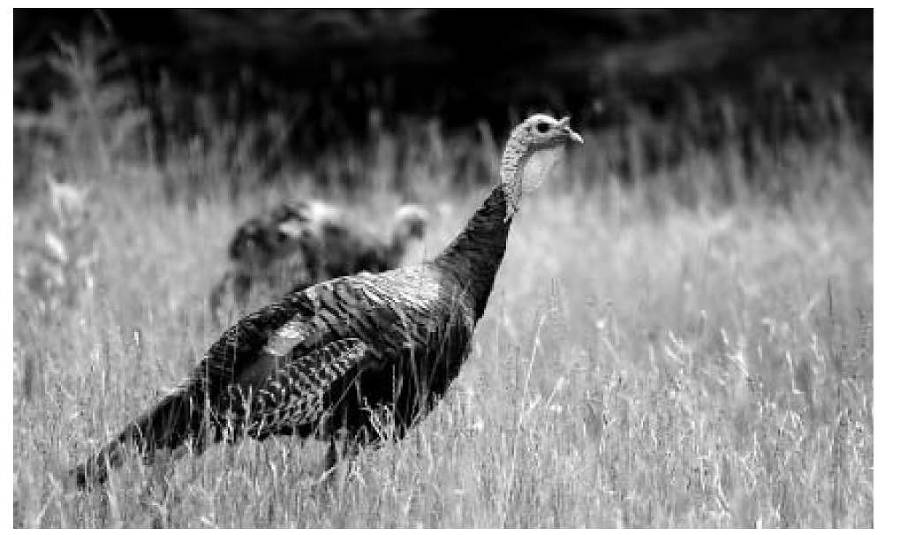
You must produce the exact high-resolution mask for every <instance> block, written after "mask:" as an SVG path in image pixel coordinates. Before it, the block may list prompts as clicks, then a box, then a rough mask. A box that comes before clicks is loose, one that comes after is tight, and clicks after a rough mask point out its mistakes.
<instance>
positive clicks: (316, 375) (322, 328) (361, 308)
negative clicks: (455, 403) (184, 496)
mask: <svg viewBox="0 0 900 535" xmlns="http://www.w3.org/2000/svg"><path fill="white" fill-rule="evenodd" d="M505 210H506V202H505V191H504V189H503V188H501V187H499V186H498V187H497V188H495V190H494V192H493V194H492V195H491V196H490V197H489V199H488V201H486V202H485V204H484V206H482V208H481V209H480V210H479V211H478V212H477V213H476V214H475V216H473V218H472V219H471V220H470V222H469V224H468V226H467V227H466V230H464V231H463V232H462V233H461V234H460V235H459V236H458V237H457V239H456V240H455V241H454V242H453V243H452V244H451V245H450V246H448V247H447V248H446V249H445V251H444V252H443V253H442V254H441V255H439V256H438V257H437V258H436V259H435V260H433V261H430V262H425V263H422V264H419V265H416V266H409V267H404V268H400V269H395V270H391V271H386V272H383V273H379V274H371V273H360V274H357V275H353V276H345V277H339V278H337V279H332V280H329V281H325V282H322V283H319V284H316V285H314V286H311V287H309V288H307V289H305V290H302V291H299V292H292V293H289V294H287V295H285V296H284V297H283V298H282V299H280V300H279V301H277V302H275V303H272V304H270V305H268V306H266V307H264V308H262V309H259V310H257V311H256V312H254V313H252V314H250V315H248V316H246V317H244V318H243V319H241V320H240V321H238V322H237V323H236V324H234V325H233V326H232V327H231V328H229V329H228V330H227V331H226V332H225V333H224V334H223V335H222V336H221V337H220V338H219V339H218V340H217V341H216V342H215V343H214V344H213V345H212V346H211V347H210V348H209V349H208V351H207V352H206V355H205V356H204V358H203V359H202V361H201V362H200V363H199V365H198V366H197V367H196V368H195V369H194V371H193V372H192V373H191V375H190V376H189V377H188V378H187V379H186V380H185V381H184V382H183V383H182V384H181V385H180V387H179V388H178V389H177V390H176V392H174V393H173V394H171V395H169V396H167V397H165V398H163V399H162V400H161V401H160V402H159V403H158V404H157V405H156V406H155V407H154V408H153V409H151V410H150V411H148V412H147V413H145V414H144V415H142V416H141V417H139V418H138V419H136V420H135V421H134V422H132V423H131V424H129V425H128V426H126V428H125V430H124V431H122V432H121V433H120V434H119V435H118V436H117V437H116V438H115V439H114V440H113V441H111V442H110V443H109V444H108V445H107V446H106V447H104V448H103V449H102V450H101V451H100V453H98V454H97V456H96V458H95V459H94V460H92V461H89V462H87V463H85V464H83V465H80V466H78V467H76V469H75V477H76V481H77V483H78V485H79V486H81V487H85V486H87V485H89V484H90V483H91V482H92V481H93V482H102V481H104V480H105V479H106V477H107V464H108V465H109V466H111V467H118V466H120V465H121V464H122V462H123V460H124V459H123V452H124V446H125V445H127V444H131V443H133V444H135V445H136V446H137V447H138V449H140V450H141V451H142V452H143V453H144V454H145V455H146V456H147V459H148V460H149V459H151V458H152V455H153V452H154V451H155V450H157V449H170V450H174V449H177V448H179V447H180V446H182V445H188V446H189V447H190V449H191V451H193V452H194V453H201V452H202V451H203V450H204V449H205V448H206V447H207V446H208V445H209V444H211V443H216V442H220V441H226V442H233V441H235V440H238V439H240V438H242V437H249V438H255V439H264V438H266V437H269V436H271V435H284V434H288V435H297V436H301V437H307V436H315V437H316V438H320V439H328V438H332V437H334V436H335V435H337V434H340V435H341V437H342V438H344V439H349V440H351V441H353V442H355V443H358V444H365V443H368V442H371V441H372V440H377V439H378V437H380V436H383V435H384V434H385V431H386V428H385V426H389V427H390V428H391V429H390V435H392V436H393V437H395V438H402V437H403V435H404V434H405V432H406V430H407V429H408V428H409V427H410V426H412V425H414V424H415V423H416V422H417V421H418V419H420V418H421V417H423V416H424V415H426V414H427V413H428V412H429V411H430V410H431V409H432V407H433V406H434V404H435V403H436V402H437V401H438V400H440V399H441V398H442V397H443V395H444V394H445V393H446V391H447V388H448V387H449V385H450V383H451V382H452V381H453V379H454V378H455V377H456V376H457V375H458V374H459V371H460V368H461V367H462V364H463V362H464V361H465V360H466V357H467V356H468V353H469V347H470V343H471V340H472V336H473V333H474V330H475V325H476V323H477V321H478V319H479V318H480V317H481V315H482V314H483V313H484V308H485V306H486V303H487V299H488V296H489V294H490V291H491V288H492V286H493V281H494V277H495V275H496V272H497V268H498V267H499V266H500V261H501V260H502V257H503V254H504V252H505V249H506V236H507V234H508V231H509V222H508V221H506V220H505V213H506V212H505Z"/></svg>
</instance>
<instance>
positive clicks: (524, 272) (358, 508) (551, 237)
mask: <svg viewBox="0 0 900 535" xmlns="http://www.w3.org/2000/svg"><path fill="white" fill-rule="evenodd" d="M445 142H446V143H447V144H448V147H447V148H446V152H452V151H453V147H452V146H450V144H451V142H450V141H445ZM601 148H602V146H601V145H600V144H599V142H598V138H597V137H596V136H589V137H588V143H587V144H586V145H585V147H584V148H583V149H581V150H582V151H581V152H580V153H579V152H574V151H573V154H572V158H571V160H570V162H569V165H568V166H567V167H566V168H565V169H563V170H562V172H561V173H560V175H561V176H560V177H558V180H557V181H556V182H555V183H551V184H547V186H546V187H545V188H544V189H543V190H541V191H539V192H537V194H536V195H535V196H534V198H532V199H529V202H527V203H526V205H525V207H524V210H523V212H522V213H521V214H520V215H519V217H518V218H517V220H516V224H515V225H514V227H513V232H512V235H511V237H510V242H509V249H508V253H507V257H506V259H505V261H504V265H503V267H502V268H501V271H500V274H499V278H498V282H497V285H496V287H495V290H494V294H493V296H492V298H491V302H490V305H489V307H488V309H487V312H486V314H485V317H484V319H483V320H482V322H481V323H480V325H479V328H478V333H477V343H476V345H475V349H474V352H473V354H472V356H471V358H470V361H469V362H468V363H467V365H466V366H465V367H464V369H463V373H462V375H461V377H459V379H458V380H457V381H456V382H455V384H454V387H453V388H452V390H451V392H450V393H449V395H448V396H447V398H446V400H445V401H444V402H443V403H442V404H441V405H440V406H439V408H438V409H437V410H436V411H435V412H434V413H433V414H432V415H430V416H429V418H428V419H427V420H426V422H425V423H424V424H423V425H422V426H420V427H419V428H417V429H416V430H415V431H414V432H412V433H411V435H410V436H409V437H408V438H407V439H405V440H403V441H402V442H398V443H388V444H386V445H385V446H384V447H382V448H380V449H375V450H369V451H366V452H364V453H363V455H362V456H361V457H360V458H359V460H358V463H356V465H355V466H354V469H353V471H352V473H351V474H350V475H348V476H347V477H346V478H340V479H339V481H338V482H336V483H333V484H320V483H318V482H317V477H318V475H319V473H320V470H321V468H322V463H323V454H324V451H323V448H322V446H321V445H319V444H316V443H314V442H307V443H301V442H300V441H299V440H291V439H287V438H281V439H272V440H268V441H266V442H263V443H254V442H250V441H245V442H243V443H241V444H239V445H237V446H234V447H215V448H212V449H211V450H210V451H209V452H208V453H207V454H205V455H204V456H202V457H199V458H185V459H182V460H180V461H178V462H177V463H175V464H174V465H173V466H174V469H173V470H166V469H163V470H162V471H159V470H154V469H152V468H148V467H144V466H142V465H141V464H140V462H139V461H137V460H136V459H134V460H131V461H129V462H128V463H127V464H126V467H125V469H124V470H123V471H122V472H119V473H118V475H117V476H115V477H114V478H113V480H112V481H111V483H110V486H109V488H108V491H107V492H95V493H93V494H81V493H77V492H67V491H65V490H63V488H62V487H61V482H60V479H59V478H60V477H61V474H62V473H63V471H64V470H65V469H66V468H68V467H69V466H70V465H71V464H72V463H74V462H75V461H76V460H77V459H80V458H82V457H83V456H84V455H86V454H88V453H89V452H90V451H91V450H92V449H93V448H95V447H96V446H97V445H98V444H100V443H101V442H102V441H104V440H105V439H106V438H107V437H108V436H109V435H110V434H111V433H112V432H113V431H115V430H116V429H117V428H118V427H120V426H121V425H123V424H124V423H125V422H126V421H127V420H128V419H129V418H131V417H134V416H135V415H136V414H137V412H138V411H140V410H142V409H144V408H146V407H147V406H149V405H150V404H151V403H152V402H153V400H155V399H157V398H158V396H159V395H161V393H162V392H163V391H164V389H165V388H168V387H171V386H172V385H174V384H175V383H176V382H177V381H178V380H179V379H180V378H181V377H182V376H183V375H184V373H185V372H186V371H187V370H188V369H190V367H191V366H192V364H193V363H195V362H196V360H197V359H198V358H199V357H200V355H201V353H202V352H203V350H204V349H205V348H206V347H207V346H208V345H209V344H210V343H211V342H212V341H213V340H214V339H215V337H216V336H217V334H218V333H219V332H221V326H219V325H215V324H214V323H213V322H212V321H211V320H210V318H209V317H208V315H207V313H206V306H205V301H204V298H205V294H206V292H207V291H208V289H209V288H210V286H211V285H212V284H213V283H214V281H215V280H216V277H218V276H219V274H220V272H221V270H222V269H223V265H222V259H223V258H224V247H225V243H226V241H227V237H228V234H229V232H230V231H231V230H232V229H233V227H234V225H235V224H236V222H237V221H239V220H240V219H241V218H242V217H245V216H246V215H248V214H250V213H251V212H252V211H253V210H254V209H255V208H257V207H258V206H260V205H262V204H264V203H265V202H266V199H271V198H272V197H274V196H277V195H278V194H277V192H275V191H274V190H272V191H261V192H259V193H258V194H257V195H256V196H253V197H251V196H246V197H242V198H241V199H239V202H238V203H237V204H232V203H228V202H225V201H219V200H216V198H215V197H211V198H209V199H206V200H203V199H201V200H200V201H199V202H198V204H197V206H196V208H195V209H192V210H191V209H187V208H183V207H181V206H182V205H175V207H173V206H171V205H167V204H165V203H164V202H162V200H160V198H159V197H155V196H152V195H148V194H147V192H146V191H145V190H146V188H147V187H148V186H146V185H145V186H141V187H138V184H147V183H152V180H153V178H154V176H153V173H154V170H152V169H150V170H147V169H143V170H138V171H134V173H136V176H137V177H138V179H137V180H120V181H106V183H107V184H108V185H107V186H106V187H104V188H103V189H102V190H100V191H98V192H97V193H96V195H95V196H94V197H93V199H92V200H91V201H90V202H91V203H92V204H91V208H90V209H91V212H92V218H93V219H92V221H93V222H92V223H91V224H92V225H95V226H96V228H97V232H98V241H97V247H98V249H99V251H98V258H97V260H96V262H95V263H94V264H92V268H91V269H92V272H91V274H90V275H91V280H92V281H93V282H92V283H91V284H88V285H86V287H85V288H76V289H73V290H72V291H76V292H77V298H76V299H74V301H73V302H72V303H71V304H70V305H59V304H57V305H53V308H50V309H45V310H43V311H41V308H40V307H41V306H50V305H47V302H45V298H46V296H43V295H41V294H40V293H35V291H33V290H29V288H28V287H27V286H24V285H21V284H18V283H17V288H16V295H15V321H14V336H15V339H14V348H13V350H14V377H13V383H14V389H15V393H14V395H15V406H14V470H15V478H16V479H15V482H14V524H15V525H16V526H35V527H37V526H41V527H60V526H63V527H108V526H135V527H137V526H170V527H204V526H219V527H237V526H241V527H275V526H278V527H282V526H315V527H330V526H333V527H339V526H341V527H343V526H347V527H350V526H361V527H363V526H364V527H376V526H398V527H399V526H404V527H407V526H408V527H415V526H445V527H467V526H478V527H502V526H510V527H513V526H515V527H526V526H543V527H552V526H572V527H577V526H591V527H613V526H627V527H645V526H646V527H650V526H652V527H668V526H673V527H674V526H680V527H697V526H723V527H749V526H763V527H774V526H792V527H794V526H800V527H832V526H841V527H871V526H872V522H873V520H872V466H873V457H872V455H873V454H872V447H873V442H872V355H871V345H872V330H871V317H872V288H873V287H872V255H873V250H872V207H871V205H872V202H871V157H870V155H869V154H868V153H867V151H866V150H865V149H862V148H860V147H859V146H857V145H856V144H854V143H852V142H848V141H846V140H839V141H837V142H836V144H835V145H833V146H813V147H806V146H797V147H789V148H788V149H786V151H785V154H786V157H785V158H784V160H783V161H782V166H781V167H773V171H772V173H773V176H774V175H775V174H779V173H780V175H779V176H781V177H782V178H783V179H784V180H785V181H789V182H791V187H790V192H791V197H790V201H789V202H782V203H773V202H771V197H770V196H764V195H759V194H755V193H753V192H750V191H743V192H738V193H739V195H738V196H737V197H736V200H735V201H734V202H731V203H720V202H714V201H712V200H710V199H707V198H704V196H703V192H704V191H709V190H711V189H714V188H715V187H716V184H719V183H720V182H721V181H722V174H721V170H722V169H723V168H727V166H728V162H729V160H728V157H727V155H725V156H722V155H714V156H702V155H697V156H696V157H694V158H692V159H689V160H688V161H687V162H686V163H684V164H683V165H681V166H680V167H678V168H675V169H671V170H669V171H666V172H664V173H661V174H660V175H659V176H656V177H654V180H653V181H649V180H648V181H647V182H642V183H639V184H638V185H637V186H636V187H634V188H626V187H624V186H623V185H621V183H620V180H618V179H617V178H616V177H615V176H610V175H608V174H607V175H604V174H602V173H601V172H599V171H592V170H596V169H598V168H600V167H599V166H598V165H596V158H599V156H598V155H599V154H600V151H601ZM578 150H579V149H575V151H578ZM785 162H787V163H785ZM438 163H439V162H438ZM436 166H437V167H433V168H431V169H432V172H437V174H439V175H442V176H443V175H447V174H449V173H450V171H449V170H447V169H444V170H441V169H440V166H439V165H437V164H436ZM435 168H436V169H437V171H434V169H435ZM379 172H383V173H382V174H389V173H390V170H387V169H382V170H380V171H379ZM601 179H602V180H601ZM687 179H690V183H691V184H693V186H692V187H693V188H694V190H693V191H694V194H693V197H695V198H696V199H695V201H696V202H691V203H688V204H691V205H692V208H691V209H686V208H683V207H682V206H684V204H685V203H684V199H683V197H684V195H683V192H684V188H683V187H682V186H683V184H685V183H686V182H687ZM595 181H596V182H595ZM417 188H418V190H419V194H420V196H421V197H422V198H426V199H433V200H437V199H443V201H442V202H441V203H434V204H433V205H432V208H433V209H434V212H435V213H436V214H438V215H437V216H436V220H435V222H434V224H433V225H432V230H431V232H430V234H429V236H428V239H427V243H426V245H425V247H424V249H425V253H424V254H427V255H429V256H430V255H431V254H433V253H434V252H435V251H437V250H438V249H439V248H440V247H441V246H442V245H443V244H444V243H446V241H447V240H448V239H449V238H450V237H452V235H453V234H454V232H455V231H456V230H457V229H459V228H460V227H461V225H462V223H463V222H464V220H465V218H466V217H467V216H468V215H469V214H470V213H471V212H472V210H473V209H474V208H475V207H476V206H477V204H478V203H479V202H480V196H481V195H482V194H483V192H484V191H485V189H484V188H483V187H482V188H480V190H479V189H477V188H474V187H473V188H472V189H473V191H467V192H465V194H464V195H462V196H460V194H459V192H452V191H450V189H449V187H448V186H447V185H446V183H445V181H441V183H439V184H435V185H433V186H430V185H429V184H428V183H427V182H426V183H419V184H418V185H417ZM698 192H699V193H698ZM676 199H680V201H676ZM697 199H699V200H697ZM767 199H769V200H767ZM400 200H401V199H399V198H397V196H396V195H393V194H391V193H390V191H386V190H384V189H382V190H380V193H378V194H377V195H374V196H372V200H371V201H370V202H369V203H366V204H364V205H360V210H362V211H364V212H365V213H367V214H371V215H372V217H373V218H375V219H380V220H381V221H383V223H384V224H385V225H386V224H387V221H386V218H387V215H386V214H389V213H391V212H392V209H393V207H394V206H395V205H396V204H397V203H399V202H400ZM45 217H46V215H45V211H44V210H42V209H41V208H40V205H39V204H33V205H26V206H16V219H17V227H16V248H15V259H14V261H15V263H16V267H17V268H18V267H20V266H22V265H25V264H27V262H28V260H29V254H28V252H27V249H26V248H25V247H24V246H23V245H22V243H25V242H28V241H35V240H38V241H39V240H40V236H41V235H40V228H41V227H40V226H39V224H38V222H40V221H42V218H45ZM413 256H416V255H413ZM410 260H415V258H411V259H410Z"/></svg>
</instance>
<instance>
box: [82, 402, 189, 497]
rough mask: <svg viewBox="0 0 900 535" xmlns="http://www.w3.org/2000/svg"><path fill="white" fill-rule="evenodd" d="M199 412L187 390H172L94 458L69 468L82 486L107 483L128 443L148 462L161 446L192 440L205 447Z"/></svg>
mask: <svg viewBox="0 0 900 535" xmlns="http://www.w3.org/2000/svg"><path fill="white" fill-rule="evenodd" d="M199 415H200V412H199V411H196V410H194V408H193V407H192V400H191V398H190V396H189V395H188V393H187V392H185V391H179V392H176V393H173V394H171V395H169V396H167V397H165V398H163V400H162V401H160V402H159V403H158V404H157V405H156V407H154V408H153V409H152V410H150V411H148V412H147V413H145V414H144V415H142V416H141V417H140V418H138V419H137V420H134V421H133V422H131V423H129V424H128V425H127V426H125V429H124V430H122V432H121V433H119V434H118V436H116V438H115V439H113V440H112V441H110V443H109V444H107V445H106V446H104V447H103V448H102V449H101V450H100V451H99V452H98V453H97V454H96V455H94V456H93V458H91V459H89V460H87V461H85V462H84V463H82V464H79V465H78V466H76V467H75V468H73V469H72V470H71V471H70V475H71V476H72V477H73V478H74V481H75V484H76V486H77V487H78V488H79V489H85V488H87V487H90V486H92V485H94V484H99V485H102V484H103V483H105V482H106V479H107V477H108V475H109V469H110V468H114V469H116V468H120V467H121V466H122V464H123V463H124V460H125V459H124V453H125V446H127V445H129V444H133V445H134V446H136V447H137V448H138V450H139V451H141V453H142V454H143V455H144V459H145V462H147V463H149V462H151V461H152V458H153V453H154V452H155V451H156V450H158V449H166V450H174V449H175V448H177V447H178V446H179V445H181V444H182V443H183V442H184V441H185V440H187V439H189V438H190V439H191V440H192V442H193V443H194V444H192V446H194V447H195V448H199V447H202V444H201V442H202V441H201V440H200V438H201V437H200V434H199V433H198V431H199V430H200V423H201V421H200V417H199Z"/></svg>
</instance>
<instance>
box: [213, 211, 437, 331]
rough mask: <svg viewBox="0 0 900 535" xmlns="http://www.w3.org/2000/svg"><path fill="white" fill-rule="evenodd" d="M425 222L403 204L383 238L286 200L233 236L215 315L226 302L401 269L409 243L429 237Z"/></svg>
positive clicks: (256, 300) (243, 306)
mask: <svg viewBox="0 0 900 535" xmlns="http://www.w3.org/2000/svg"><path fill="white" fill-rule="evenodd" d="M427 220H428V212H427V211H426V210H425V209H424V208H422V207H420V206H417V205H404V206H401V207H400V208H399V209H397V211H396V213H395V215H394V219H393V222H392V228H391V232H390V236H389V238H388V239H387V240H385V239H383V238H381V237H380V236H378V235H376V234H375V233H374V232H372V231H371V230H369V229H368V228H364V227H363V226H362V225H359V224H354V223H353V222H352V221H351V220H350V218H349V216H348V215H347V214H346V213H345V211H344V210H341V209H340V208H338V207H336V206H333V205H330V204H327V203H324V202H321V201H302V200H299V201H288V202H283V203H281V204H279V205H277V206H275V207H274V208H273V209H271V210H269V211H268V212H266V213H264V214H261V215H259V216H256V217H253V218H250V219H248V220H247V221H245V222H244V223H243V224H241V225H240V226H239V227H238V228H237V230H236V231H235V234H234V236H233V237H232V239H231V242H230V243H229V246H228V257H229V262H230V266H229V268H228V270H227V271H226V272H225V274H224V275H223V276H222V278H221V279H220V280H219V282H218V283H217V284H216V285H215V286H214V287H213V289H212V290H211V291H210V298H209V305H210V312H211V314H212V315H213V316H214V317H215V316H217V315H218V314H219V312H220V311H222V310H223V309H224V307H223V305H224V304H225V303H226V299H228V298H229V297H230V298H231V301H232V302H233V303H232V304H233V305H234V308H235V309H236V311H238V312H240V311H243V310H247V308H248V307H249V306H252V305H254V304H262V303H266V302H270V301H272V300H273V299H275V298H278V297H280V296H282V295H284V294H285V293H287V292H289V291H291V292H295V291H300V290H304V289H306V288H307V287H309V286H312V285H313V284H315V283H317V282H321V281H325V280H328V279H333V278H337V277H343V276H345V275H353V274H355V273H359V272H361V271H368V272H371V273H380V272H382V271H387V270H390V269H394V268H397V267H399V266H400V264H401V261H402V260H403V256H404V254H405V253H406V250H407V248H408V246H409V244H410V243H411V242H412V241H413V240H417V239H422V237H423V236H424V234H425V228H426V225H427Z"/></svg>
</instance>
